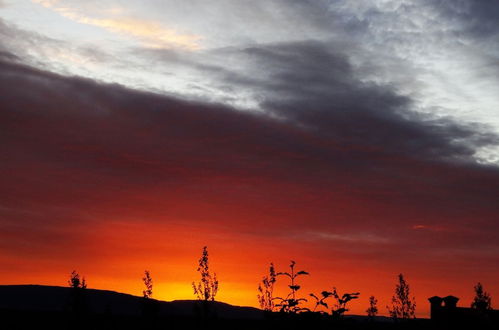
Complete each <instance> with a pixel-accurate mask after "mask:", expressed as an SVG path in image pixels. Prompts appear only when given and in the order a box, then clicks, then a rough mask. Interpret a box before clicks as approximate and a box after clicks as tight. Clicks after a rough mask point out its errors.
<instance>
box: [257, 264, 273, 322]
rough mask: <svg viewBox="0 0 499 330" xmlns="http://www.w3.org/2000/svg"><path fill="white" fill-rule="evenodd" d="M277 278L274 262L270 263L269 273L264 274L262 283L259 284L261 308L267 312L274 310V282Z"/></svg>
mask: <svg viewBox="0 0 499 330" xmlns="http://www.w3.org/2000/svg"><path fill="white" fill-rule="evenodd" d="M276 279H277V274H276V272H275V268H274V264H273V263H270V267H269V274H268V275H266V276H264V277H263V279H262V283H260V284H258V295H257V298H258V302H259V303H260V308H261V309H263V310H264V311H267V312H272V311H273V310H274V284H275V282H276Z"/></svg>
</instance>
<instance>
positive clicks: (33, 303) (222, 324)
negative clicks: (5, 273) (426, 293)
mask: <svg viewBox="0 0 499 330" xmlns="http://www.w3.org/2000/svg"><path fill="white" fill-rule="evenodd" d="M72 290H74V288H70V287H56V286H42V285H0V328H1V329H9V330H10V329H42V328H43V329H447V328H455V324H456V322H454V321H452V320H453V318H456V320H459V322H461V325H462V324H465V325H467V326H469V329H475V328H479V329H494V325H497V316H498V315H497V314H498V311H494V310H488V311H485V312H483V313H485V314H481V313H482V312H481V311H477V310H476V309H474V310H472V311H471V312H469V314H466V313H468V312H466V311H469V310H471V308H462V309H460V308H457V309H456V310H454V312H445V310H447V309H446V308H449V307H450V305H442V304H440V305H441V307H439V308H441V310H439V311H436V310H434V309H432V317H435V315H436V314H435V315H434V313H437V314H438V313H440V314H438V315H439V316H438V317H437V319H434V320H431V319H411V320H405V321H398V322H394V321H393V319H391V318H389V317H375V318H369V317H367V316H355V315H350V316H348V315H347V316H345V317H344V318H342V319H340V320H338V319H333V318H331V316H329V315H325V314H320V313H313V312H304V313H300V314H287V313H279V312H273V313H271V312H268V311H267V312H265V311H263V310H260V309H257V308H253V307H240V306H232V305H229V304H226V303H222V302H217V301H200V300H176V301H172V302H165V301H159V300H155V299H147V301H148V303H151V302H152V303H153V304H156V306H155V307H156V308H155V309H154V312H153V313H145V312H144V301H145V300H146V299H145V298H144V297H139V296H132V295H129V294H123V293H118V292H113V291H106V290H95V289H84V292H83V295H84V299H83V300H82V301H83V304H84V305H83V306H82V307H81V310H80V311H74V310H73V309H72V308H71V297H72ZM432 299H433V298H432ZM447 300H448V299H447ZM441 301H444V300H441ZM204 309H207V310H209V311H210V313H209V314H206V313H204V312H202V311H203V310H204ZM463 312H465V313H464V314H466V315H467V316H466V317H465V316H462V315H464V314H463ZM460 313H461V314H460ZM458 315H461V317H459V316H458ZM484 315H487V316H484ZM463 322H464V323H463ZM475 325H476V326H477V327H475Z"/></svg>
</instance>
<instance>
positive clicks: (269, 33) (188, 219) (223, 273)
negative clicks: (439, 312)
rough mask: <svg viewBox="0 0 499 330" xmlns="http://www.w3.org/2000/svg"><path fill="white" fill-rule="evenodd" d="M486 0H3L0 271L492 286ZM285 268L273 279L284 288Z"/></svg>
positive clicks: (494, 187) (224, 283)
mask: <svg viewBox="0 0 499 330" xmlns="http://www.w3.org/2000/svg"><path fill="white" fill-rule="evenodd" d="M498 19H499V3H497V2H495V1H472V0H455V1H450V0H418V1H416V0H399V1H395V0H374V1H346V0H316V1H306V0H303V1H298V0H287V1H284V0H273V1H268V0H265V1H263V0H252V1H244V0H238V1H229V0H218V1H210V2H208V1H201V0H184V1H181V2H179V1H169V0H150V1H138V0H136V1H135V0H120V1H118V0H109V1H93V0H86V1H82V0H64V1H63V0H31V1H29V0H15V1H14V0H0V67H1V69H0V148H1V149H0V150H1V151H2V152H1V153H0V171H1V173H2V175H1V176H0V228H1V230H0V267H1V269H2V271H1V272H0V283H1V284H24V283H38V284H47V285H66V282H67V279H68V277H69V274H70V273H71V271H72V270H73V269H77V270H78V271H79V272H80V273H81V274H82V275H85V276H86V278H87V281H88V285H89V287H93V288H100V289H111V290H116V291H120V292H126V293H131V294H136V295H140V294H141V292H142V289H143V288H142V283H141V277H142V274H143V272H144V270H145V269H148V270H150V271H151V275H152V277H153V280H154V282H155V287H154V296H155V297H156V298H158V299H165V300H173V299H193V298H194V295H193V293H192V289H191V285H190V283H191V282H192V281H194V280H197V274H196V266H197V265H196V263H197V260H198V258H199V257H200V254H201V249H202V247H203V246H205V245H206V246H208V250H209V253H210V262H211V267H212V269H213V270H215V271H216V272H217V275H218V277H219V280H220V292H219V295H218V296H217V299H218V300H221V301H225V302H228V303H232V304H237V305H250V306H257V305H258V302H257V299H256V294H257V290H256V288H257V286H258V282H259V281H260V280H261V278H262V276H263V275H265V273H266V272H267V270H268V265H269V263H270V262H274V264H275V265H276V267H277V269H278V270H281V271H284V270H286V267H287V266H288V265H289V262H290V260H295V261H296V262H297V267H299V268H302V269H305V270H307V271H308V272H310V274H311V275H310V276H309V277H308V278H303V280H302V289H301V290H302V294H303V295H308V293H311V292H314V293H318V292H320V291H322V290H326V289H327V290H330V289H332V287H333V286H335V287H337V288H338V290H339V291H340V292H353V291H360V293H361V296H360V299H359V300H358V301H355V302H353V303H352V306H351V312H352V313H357V314H364V311H365V309H367V307H368V298H369V296H370V295H375V296H376V297H377V298H378V300H379V306H380V313H381V314H384V315H386V314H387V312H386V308H385V306H386V305H387V304H389V302H390V299H391V296H392V295H393V292H394V288H395V284H396V281H397V275H398V274H399V273H403V274H404V275H405V277H406V279H407V281H408V283H409V284H410V285H411V292H412V293H413V295H414V296H415V297H416V302H417V314H418V316H422V317H426V316H428V311H429V304H428V302H427V298H428V297H431V296H433V295H441V296H446V295H449V294H452V295H455V296H458V297H460V298H461V301H460V302H459V305H460V306H468V305H469V304H470V303H471V299H472V296H473V286H474V285H475V284H476V283H477V282H478V281H480V282H482V284H483V285H484V288H485V290H486V291H488V292H490V293H491V295H492V304H493V306H494V301H495V299H494V297H498V296H499V283H498V282H497V278H498V277H499V240H498V236H499V218H498V211H499V203H498V202H497V199H498V197H497V196H499V111H498V109H499V93H497V90H499V74H498V73H499V42H498V41H499V25H497V20H498ZM285 286H286V283H285V282H284V280H281V281H279V282H278V292H279V293H281V294H282V293H284V290H285ZM496 307H497V306H496Z"/></svg>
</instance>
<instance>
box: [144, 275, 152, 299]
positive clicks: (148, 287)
mask: <svg viewBox="0 0 499 330" xmlns="http://www.w3.org/2000/svg"><path fill="white" fill-rule="evenodd" d="M142 281H143V282H144V285H145V286H146V289H145V290H144V291H142V294H143V296H144V298H146V299H149V298H152V285H153V282H152V278H151V273H150V272H149V271H148V270H146V271H144V277H142Z"/></svg>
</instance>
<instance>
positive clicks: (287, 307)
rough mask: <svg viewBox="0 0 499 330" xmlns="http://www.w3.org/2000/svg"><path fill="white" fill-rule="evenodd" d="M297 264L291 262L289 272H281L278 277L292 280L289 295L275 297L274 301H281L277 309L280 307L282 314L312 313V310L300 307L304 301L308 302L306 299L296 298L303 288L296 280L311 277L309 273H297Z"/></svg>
mask: <svg viewBox="0 0 499 330" xmlns="http://www.w3.org/2000/svg"><path fill="white" fill-rule="evenodd" d="M295 265H296V262H294V261H293V260H291V264H290V265H289V268H290V271H289V272H279V273H277V276H287V277H288V278H289V280H290V284H289V285H288V287H289V289H290V290H291V291H290V292H289V294H288V295H287V296H286V297H285V298H281V297H275V298H274V300H277V301H279V303H278V304H275V307H280V310H279V311H280V312H284V313H293V314H296V313H298V312H301V311H310V309H308V308H305V307H300V306H299V305H300V303H302V302H304V301H308V300H307V299H305V298H296V292H297V291H298V290H300V288H301V286H300V285H298V284H297V283H296V278H297V277H298V276H302V275H310V274H309V273H308V272H306V271H304V270H300V271H298V272H295Z"/></svg>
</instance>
